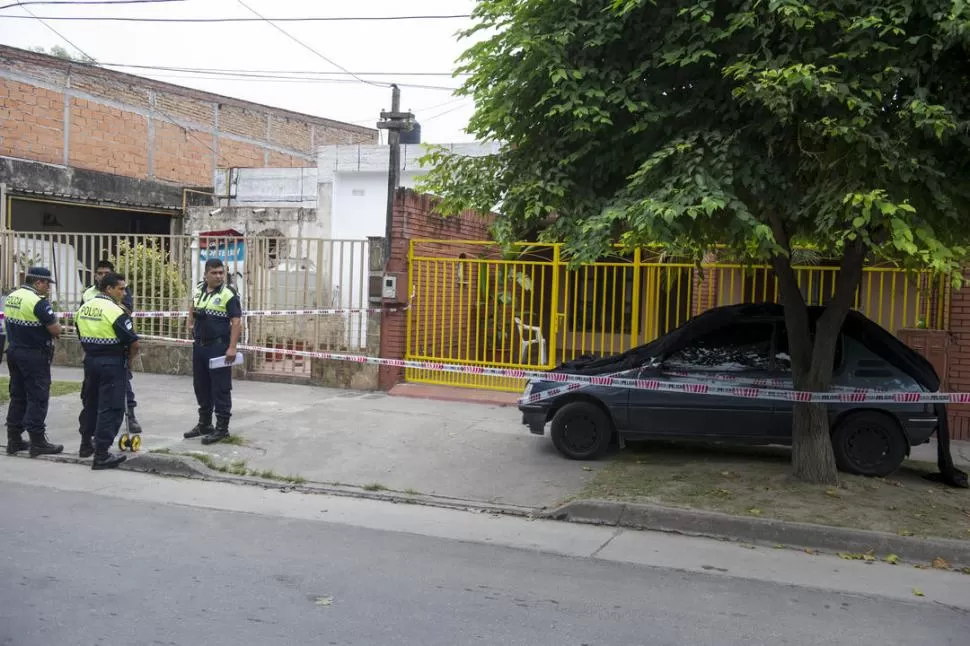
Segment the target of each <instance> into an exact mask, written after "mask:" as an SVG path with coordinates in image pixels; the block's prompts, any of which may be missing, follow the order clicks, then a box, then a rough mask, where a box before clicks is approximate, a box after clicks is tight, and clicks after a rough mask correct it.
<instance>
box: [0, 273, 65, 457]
mask: <svg viewBox="0 0 970 646" xmlns="http://www.w3.org/2000/svg"><path fill="white" fill-rule="evenodd" d="M53 283H54V281H53V279H52V277H51V272H50V270H49V269H47V268H46V267H31V268H30V269H28V270H27V276H26V279H25V280H24V285H23V287H21V288H19V289H16V290H14V291H13V292H11V293H10V294H9V295H8V296H7V298H6V300H5V301H4V303H3V316H4V326H5V328H6V332H7V335H6V336H7V366H8V368H9V370H10V405H9V406H8V408H7V453H8V454H9V455H13V454H14V453H17V452H18V451H25V450H27V449H28V448H29V449H30V455H31V457H35V456H38V455H45V454H55V453H60V452H61V451H63V450H64V447H63V446H62V445H60V444H51V443H50V442H48V441H47V433H46V430H47V426H46V424H47V405H48V402H49V401H50V391H51V360H52V359H53V354H54V339H56V338H57V337H59V336H60V335H61V326H60V324H59V323H58V322H57V317H56V316H54V310H53V308H52V307H51V304H50V301H48V300H47V296H48V294H50V289H51V285H52V284H53ZM24 431H27V434H28V435H29V436H30V444H28V443H27V442H25V441H24V439H23V432H24Z"/></svg>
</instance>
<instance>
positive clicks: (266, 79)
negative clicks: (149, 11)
mask: <svg viewBox="0 0 970 646" xmlns="http://www.w3.org/2000/svg"><path fill="white" fill-rule="evenodd" d="M151 78H169V79H196V80H209V81H245V82H247V83H302V84H311V83H353V84H357V83H359V82H360V81H357V80H356V79H313V78H292V77H286V76H263V77H252V76H233V75H215V76H206V75H202V74H199V75H186V74H152V76H151ZM368 85H374V86H377V87H381V88H383V87H384V86H383V85H382V84H378V83H368ZM397 86H398V87H407V88H412V89H415V90H440V91H447V92H454V91H455V90H457V89H458V88H454V87H449V86H446V85H422V84H420V83H397Z"/></svg>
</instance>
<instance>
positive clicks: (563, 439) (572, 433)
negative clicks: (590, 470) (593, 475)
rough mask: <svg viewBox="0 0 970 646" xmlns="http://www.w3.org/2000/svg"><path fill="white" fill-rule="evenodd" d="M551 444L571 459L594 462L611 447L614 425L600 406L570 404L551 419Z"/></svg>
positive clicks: (587, 403)
mask: <svg viewBox="0 0 970 646" xmlns="http://www.w3.org/2000/svg"><path fill="white" fill-rule="evenodd" d="M551 431H552V433H551V435H552V443H553V445H555V447H556V449H557V450H558V451H559V452H560V453H562V454H563V455H564V456H566V457H567V458H569V459H570V460H593V459H595V458H597V457H599V456H601V455H602V454H603V453H604V452H605V451H606V449H607V448H608V447H609V446H610V439H611V438H612V437H613V423H612V422H611V421H610V418H609V416H608V415H607V414H606V413H605V412H603V409H601V408H600V407H599V406H596V405H595V404H591V403H589V402H573V403H571V404H566V405H565V406H563V407H562V408H560V409H559V410H558V411H557V412H556V414H555V416H554V417H553V418H552V425H551Z"/></svg>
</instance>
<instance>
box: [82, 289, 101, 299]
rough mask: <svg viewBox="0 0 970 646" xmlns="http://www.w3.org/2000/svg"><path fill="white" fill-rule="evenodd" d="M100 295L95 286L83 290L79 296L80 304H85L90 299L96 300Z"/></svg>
mask: <svg viewBox="0 0 970 646" xmlns="http://www.w3.org/2000/svg"><path fill="white" fill-rule="evenodd" d="M100 293H101V291H100V290H99V289H98V287H97V286H96V285H91V286H90V287H88V288H87V289H86V290H84V293H83V294H81V302H82V303H87V302H88V301H89V300H91V299H92V298H97V297H98V294H100Z"/></svg>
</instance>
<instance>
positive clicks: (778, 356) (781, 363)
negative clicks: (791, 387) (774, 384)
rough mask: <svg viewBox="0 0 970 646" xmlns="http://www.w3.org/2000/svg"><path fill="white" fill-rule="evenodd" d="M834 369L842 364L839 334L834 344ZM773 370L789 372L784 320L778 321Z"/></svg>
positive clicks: (786, 329)
mask: <svg viewBox="0 0 970 646" xmlns="http://www.w3.org/2000/svg"><path fill="white" fill-rule="evenodd" d="M833 365H834V366H835V370H836V371H837V370H838V369H839V366H841V365H842V336H841V335H839V341H838V343H836V344H835V363H834V364H833ZM775 370H778V371H779V372H791V354H790V351H789V347H788V328H786V327H785V322H784V321H780V322H779V323H778V343H777V344H776V346H775Z"/></svg>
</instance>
